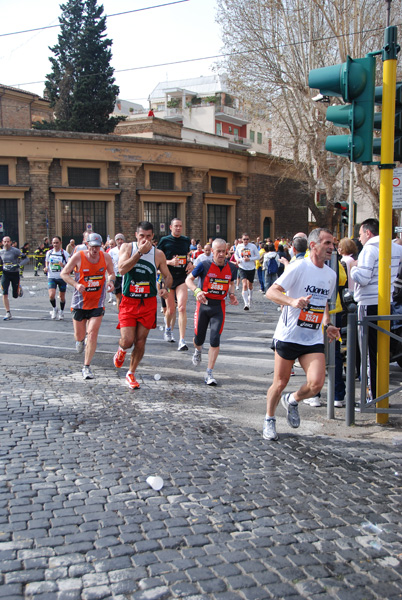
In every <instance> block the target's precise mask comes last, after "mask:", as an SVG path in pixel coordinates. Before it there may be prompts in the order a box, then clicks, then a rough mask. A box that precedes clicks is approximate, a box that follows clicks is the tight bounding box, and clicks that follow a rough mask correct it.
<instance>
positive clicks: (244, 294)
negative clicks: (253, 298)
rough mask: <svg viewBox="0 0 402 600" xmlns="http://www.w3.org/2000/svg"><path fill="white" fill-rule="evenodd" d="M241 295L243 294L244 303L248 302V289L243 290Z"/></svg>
mask: <svg viewBox="0 0 402 600" xmlns="http://www.w3.org/2000/svg"><path fill="white" fill-rule="evenodd" d="M241 295H242V296H243V300H244V304H248V290H246V291H245V292H242V293H241Z"/></svg>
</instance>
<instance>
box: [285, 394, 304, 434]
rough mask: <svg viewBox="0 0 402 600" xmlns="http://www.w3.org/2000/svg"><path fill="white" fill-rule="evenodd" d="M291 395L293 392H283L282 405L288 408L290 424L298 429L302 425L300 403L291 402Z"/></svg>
mask: <svg viewBox="0 0 402 600" xmlns="http://www.w3.org/2000/svg"><path fill="white" fill-rule="evenodd" d="M290 396H291V394H282V398H281V402H282V406H283V407H284V408H286V413H287V417H288V423H289V425H290V426H291V427H293V428H294V429H297V428H298V427H299V425H300V415H299V405H298V404H289V398H290Z"/></svg>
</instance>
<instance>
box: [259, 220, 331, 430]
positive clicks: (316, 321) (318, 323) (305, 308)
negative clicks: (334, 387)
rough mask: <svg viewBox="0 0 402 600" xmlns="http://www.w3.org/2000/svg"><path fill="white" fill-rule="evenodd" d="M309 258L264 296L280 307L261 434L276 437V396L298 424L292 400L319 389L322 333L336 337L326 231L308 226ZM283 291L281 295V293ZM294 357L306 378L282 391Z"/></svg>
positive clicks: (322, 366)
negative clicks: (296, 386) (330, 304)
mask: <svg viewBox="0 0 402 600" xmlns="http://www.w3.org/2000/svg"><path fill="white" fill-rule="evenodd" d="M308 243H309V248H310V256H309V257H308V258H304V259H302V260H297V261H295V262H294V263H293V264H291V265H289V267H288V268H287V269H286V270H285V272H284V273H283V275H281V276H280V277H279V279H277V280H276V281H275V283H274V284H273V285H272V286H271V287H270V288H269V289H268V291H267V293H266V297H267V298H268V299H269V300H272V301H273V302H276V304H280V305H282V306H283V307H284V308H283V310H282V313H281V316H280V318H279V321H278V325H277V327H276V329H275V333H274V347H275V367H274V380H273V383H272V385H271V387H270V388H269V389H268V392H267V414H266V417H265V421H264V428H263V437H264V438H265V439H266V440H271V441H276V440H277V439H278V435H277V433H276V420H275V410H276V407H277V406H278V403H279V400H280V399H281V396H282V404H283V406H284V407H285V408H286V411H287V419H288V423H289V425H290V426H291V427H294V428H297V427H299V425H300V417H299V406H298V403H299V402H300V401H301V400H304V399H305V398H312V397H314V396H316V395H317V394H318V392H320V391H321V388H322V386H323V385H324V381H325V356H324V337H323V332H322V326H323V325H324V331H326V334H327V336H328V340H329V341H330V342H331V341H333V340H336V339H338V338H339V329H338V328H337V327H335V326H334V325H332V324H331V323H330V315H329V309H328V301H329V300H330V298H331V296H332V293H333V290H334V288H335V286H336V273H335V271H333V270H332V269H330V268H329V267H328V266H327V265H326V264H325V261H326V260H330V259H331V254H332V250H333V248H334V244H333V236H332V234H331V232H330V231H329V230H328V229H313V231H312V232H311V233H310V235H309V238H308ZM285 294H286V295H285ZM296 358H298V359H299V362H300V365H301V367H302V368H303V370H304V372H305V373H306V377H307V381H306V383H304V384H303V385H302V386H301V387H300V388H299V389H298V390H297V391H296V392H293V393H287V394H283V395H282V392H283V390H284V389H285V387H286V385H287V384H288V381H289V378H290V374H291V370H292V367H293V363H294V361H295V360H296Z"/></svg>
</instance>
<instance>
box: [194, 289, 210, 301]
mask: <svg viewBox="0 0 402 600" xmlns="http://www.w3.org/2000/svg"><path fill="white" fill-rule="evenodd" d="M196 299H197V302H200V304H208V299H207V297H206V296H205V293H204V292H202V291H201V292H198V294H197V298H196Z"/></svg>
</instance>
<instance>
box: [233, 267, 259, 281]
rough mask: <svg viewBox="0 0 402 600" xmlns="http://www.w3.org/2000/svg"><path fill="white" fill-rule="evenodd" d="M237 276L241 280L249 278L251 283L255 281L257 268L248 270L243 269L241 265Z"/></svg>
mask: <svg viewBox="0 0 402 600" xmlns="http://www.w3.org/2000/svg"><path fill="white" fill-rule="evenodd" d="M237 276H238V277H239V278H240V279H241V280H243V279H247V281H249V282H250V283H253V281H254V276H255V269H250V270H247V271H246V269H242V268H241V267H239V272H238V275H237Z"/></svg>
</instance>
